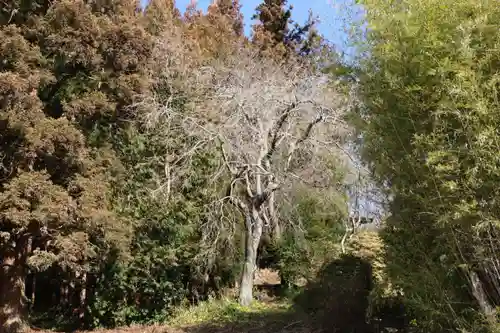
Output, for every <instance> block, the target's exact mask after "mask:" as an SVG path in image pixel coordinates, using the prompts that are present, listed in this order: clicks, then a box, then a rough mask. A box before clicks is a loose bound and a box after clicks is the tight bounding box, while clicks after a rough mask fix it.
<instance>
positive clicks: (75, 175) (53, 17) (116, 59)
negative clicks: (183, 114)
mask: <svg viewBox="0 0 500 333" xmlns="http://www.w3.org/2000/svg"><path fill="white" fill-rule="evenodd" d="M4 5H5V6H4ZM137 8H138V3H137V2H136V1H130V0H121V1H111V0H95V1H84V0H61V1H55V2H49V1H39V2H30V4H25V3H24V2H21V1H14V0H12V1H9V0H5V1H3V2H2V14H1V15H0V58H1V59H2V61H1V63H0V235H1V237H0V258H1V259H0V264H1V268H2V269H1V270H0V323H2V324H1V325H0V331H4V330H5V331H8V330H16V329H18V328H19V322H20V317H21V312H22V311H21V310H22V300H23V296H22V293H23V292H22V290H21V288H17V287H16V286H19V281H22V280H23V277H24V275H25V274H26V273H27V271H26V270H25V268H24V267H26V265H27V264H29V265H31V266H32V269H44V268H47V267H49V266H50V265H52V264H54V263H56V264H59V265H61V266H62V267H65V268H66V269H70V270H73V271H75V270H82V269H88V262H89V260H91V259H92V258H95V256H96V251H95V245H93V243H94V242H95V241H96V240H100V242H104V243H106V244H109V246H119V247H122V248H125V247H124V246H123V244H122V243H123V241H124V240H125V241H126V239H127V237H126V236H127V230H128V229H129V228H128V224H127V223H126V221H124V220H123V219H121V218H120V217H119V216H117V215H116V214H115V213H114V212H113V210H112V208H111V206H110V200H109V198H108V194H107V193H108V190H109V185H110V184H109V179H110V177H109V171H110V170H111V169H113V168H115V166H117V165H119V162H118V160H117V158H116V156H115V154H114V153H113V151H112V149H111V150H110V149H109V148H108V147H109V146H110V145H109V143H108V142H106V140H107V139H106V137H103V138H101V139H100V141H98V142H95V141H93V142H91V141H89V134H90V133H91V132H92V131H93V130H94V129H95V125H96V124H97V123H101V124H103V125H105V124H109V123H110V122H113V123H114V126H115V128H116V127H120V126H122V124H123V123H122V120H124V119H127V118H128V119H130V117H131V116H132V115H130V114H129V113H128V112H127V111H126V106H127V105H129V104H130V103H132V102H133V100H134V96H136V95H138V94H144V93H145V92H147V91H148V89H149V80H148V78H147V77H148V76H147V71H148V68H147V67H146V66H147V65H148V63H149V60H150V55H151V49H152V42H151V38H150V37H149V33H148V32H147V31H146V28H145V26H144V24H143V20H144V18H143V17H142V16H141V14H139V13H138V12H137ZM101 254H102V252H101ZM100 259H102V258H100ZM12 290H14V291H15V292H9V293H7V291H12ZM2 325H3V326H2Z"/></svg>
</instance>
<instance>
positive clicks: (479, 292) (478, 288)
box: [469, 270, 495, 320]
mask: <svg viewBox="0 0 500 333" xmlns="http://www.w3.org/2000/svg"><path fill="white" fill-rule="evenodd" d="M469 279H470V282H471V287H472V294H473V295H474V298H475V299H476V301H477V303H478V305H479V307H480V308H481V311H482V312H483V314H484V316H485V317H486V318H487V319H488V320H494V316H495V308H494V306H493V305H492V304H491V303H490V301H489V299H488V296H487V295H486V291H485V290H484V287H483V283H482V281H481V279H480V278H479V276H478V274H477V273H476V272H475V271H473V270H470V271H469Z"/></svg>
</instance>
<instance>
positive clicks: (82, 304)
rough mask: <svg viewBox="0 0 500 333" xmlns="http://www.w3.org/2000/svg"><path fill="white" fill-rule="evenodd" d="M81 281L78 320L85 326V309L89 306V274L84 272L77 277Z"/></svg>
mask: <svg viewBox="0 0 500 333" xmlns="http://www.w3.org/2000/svg"><path fill="white" fill-rule="evenodd" d="M78 277H79V279H80V292H79V306H78V319H79V320H80V324H82V325H83V324H84V320H85V308H86V306H87V272H82V273H81V276H80V274H78V275H77V278H78Z"/></svg>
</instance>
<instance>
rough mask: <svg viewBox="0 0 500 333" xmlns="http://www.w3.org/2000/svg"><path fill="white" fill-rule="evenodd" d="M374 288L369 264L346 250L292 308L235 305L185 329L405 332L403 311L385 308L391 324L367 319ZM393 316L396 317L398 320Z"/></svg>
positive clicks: (202, 332) (201, 332)
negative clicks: (260, 308) (225, 314)
mask: <svg viewBox="0 0 500 333" xmlns="http://www.w3.org/2000/svg"><path fill="white" fill-rule="evenodd" d="M263 288H264V289H270V290H269V292H271V293H272V294H273V295H274V296H275V297H280V296H282V293H283V290H281V289H279V287H277V286H264V287H263ZM372 288H373V277H372V266H371V264H370V263H369V262H368V261H366V260H364V259H362V258H359V257H354V256H343V257H341V258H339V259H337V260H334V261H333V262H330V263H328V264H327V265H325V266H324V267H323V268H322V269H321V270H320V272H319V274H318V277H317V279H316V280H315V281H313V282H310V283H309V284H308V285H306V286H305V288H304V289H303V290H302V291H301V292H300V293H299V294H298V295H297V296H296V297H295V298H294V299H293V306H292V307H291V308H286V309H285V308H284V309H276V310H265V311H259V312H257V313H252V312H248V313H247V312H244V311H242V310H241V309H238V308H235V309H234V313H231V314H230V316H228V317H230V319H231V320H230V322H224V320H222V321H219V322H217V323H210V324H204V325H200V326H197V327H191V328H188V329H187V330H186V331H187V332H189V333H211V332H213V333H222V332H228V333H229V332H245V333H246V332H249V333H250V332H251V333H275V332H276V333H280V332H297V333H301V332H304V333H306V332H307V333H312V332H314V333H316V332H318V333H319V332H325V333H383V332H406V328H405V325H404V323H403V322H402V321H401V320H399V318H400V316H401V313H399V312H397V313H396V312H392V313H385V314H382V315H385V316H387V315H388V316H389V317H390V316H393V317H394V318H395V319H396V320H392V322H391V323H390V326H391V328H388V327H385V328H384V327H380V326H383V325H377V324H376V322H375V321H373V320H371V321H370V320H369V318H368V309H369V306H370V301H369V296H370V292H371V290H372ZM379 315H380V313H379ZM394 318H393V319H394ZM398 320H399V322H398ZM385 322H387V321H385ZM395 322H398V323H396V325H394V323H395ZM379 323H380V321H379ZM377 326H378V327H377Z"/></svg>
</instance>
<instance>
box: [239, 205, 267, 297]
mask: <svg viewBox="0 0 500 333" xmlns="http://www.w3.org/2000/svg"><path fill="white" fill-rule="evenodd" d="M245 225H246V233H245V263H244V265H243V272H242V275H241V286H240V304H241V305H243V306H248V305H250V304H251V303H252V300H253V282H254V272H255V269H256V267H257V249H258V247H259V243H260V238H261V237H262V220H261V218H260V216H259V214H258V211H257V209H255V208H254V209H253V210H252V213H249V214H248V215H247V216H246V217H245Z"/></svg>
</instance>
